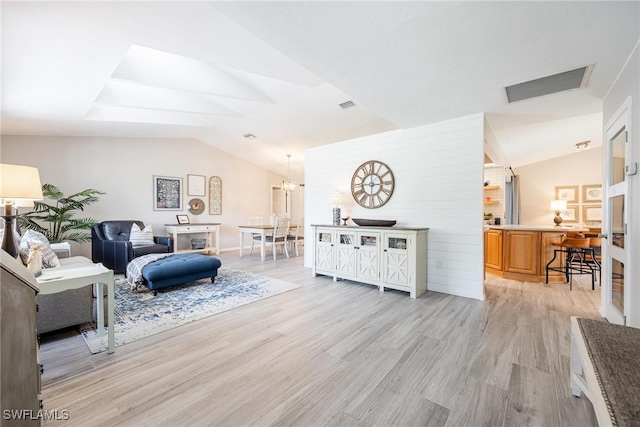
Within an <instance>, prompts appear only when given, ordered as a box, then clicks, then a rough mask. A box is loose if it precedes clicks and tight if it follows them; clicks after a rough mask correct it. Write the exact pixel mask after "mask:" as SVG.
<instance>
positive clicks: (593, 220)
mask: <svg viewBox="0 0 640 427" xmlns="http://www.w3.org/2000/svg"><path fill="white" fill-rule="evenodd" d="M582 222H583V223H584V224H585V225H598V226H599V225H600V224H602V205H588V206H587V205H585V206H582Z"/></svg>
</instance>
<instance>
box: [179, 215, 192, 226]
mask: <svg viewBox="0 0 640 427" xmlns="http://www.w3.org/2000/svg"><path fill="white" fill-rule="evenodd" d="M176 218H177V219H178V224H189V217H188V216H187V215H176Z"/></svg>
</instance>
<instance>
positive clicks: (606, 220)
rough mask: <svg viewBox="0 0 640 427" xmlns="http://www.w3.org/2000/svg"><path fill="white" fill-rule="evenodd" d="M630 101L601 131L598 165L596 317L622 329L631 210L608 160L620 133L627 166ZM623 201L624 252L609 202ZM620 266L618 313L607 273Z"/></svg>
mask: <svg viewBox="0 0 640 427" xmlns="http://www.w3.org/2000/svg"><path fill="white" fill-rule="evenodd" d="M631 119H632V117H631V97H629V98H627V99H626V100H625V102H624V103H623V104H622V105H621V106H620V108H619V109H618V111H616V113H615V114H614V115H613V117H612V118H611V120H609V122H608V123H607V125H606V126H605V128H604V135H603V156H602V158H603V165H602V173H603V176H602V190H603V197H602V236H603V239H602V267H601V268H602V283H601V285H602V289H601V294H600V299H601V303H600V314H601V315H602V316H603V317H605V318H606V319H607V320H609V321H610V322H611V323H616V324H620V325H624V324H626V323H627V317H628V316H629V311H630V302H631V290H632V284H633V278H632V277H631V276H632V275H631V253H632V249H631V247H630V246H631V245H633V244H634V243H633V242H632V241H631V239H630V238H629V237H630V234H629V230H628V225H629V224H630V223H631V217H630V215H631V212H630V211H631V209H630V207H631V206H632V200H631V197H632V194H631V192H630V191H629V185H628V182H629V179H628V177H627V176H626V175H625V176H624V180H623V181H622V182H620V183H618V184H612V167H611V164H612V162H611V157H612V155H613V152H612V144H611V141H612V140H614V139H615V138H616V137H617V136H618V135H620V133H621V132H623V131H624V132H626V135H627V142H626V144H625V166H627V165H628V164H629V162H630V160H631V142H630V141H629V137H630V135H631V128H630V127H631ZM618 196H623V197H624V218H623V221H624V224H623V225H622V231H623V233H624V248H621V247H619V246H617V245H614V244H613V242H614V239H613V233H614V232H616V231H617V232H619V231H620V230H613V229H612V221H613V219H614V218H613V217H612V215H611V213H612V203H611V200H612V198H614V197H618ZM614 259H615V260H618V261H619V262H622V263H623V264H624V266H625V269H624V293H623V299H624V306H623V309H622V311H620V310H619V309H618V308H617V307H616V306H615V305H614V304H613V302H612V280H611V271H612V263H613V260H614Z"/></svg>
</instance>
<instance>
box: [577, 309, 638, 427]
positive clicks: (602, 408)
mask: <svg viewBox="0 0 640 427" xmlns="http://www.w3.org/2000/svg"><path fill="white" fill-rule="evenodd" d="M571 393H572V394H573V395H574V396H576V397H580V396H581V395H582V393H584V394H585V395H586V396H587V398H588V399H589V400H590V401H591V403H592V404H593V409H594V411H595V414H596V418H597V419H598V424H599V425H601V426H616V425H637V424H638V422H639V420H640V329H637V328H631V327H627V326H620V325H614V324H611V323H608V322H606V321H598V320H592V319H581V318H578V317H571Z"/></svg>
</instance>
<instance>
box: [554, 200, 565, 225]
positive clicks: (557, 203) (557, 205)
mask: <svg viewBox="0 0 640 427" xmlns="http://www.w3.org/2000/svg"><path fill="white" fill-rule="evenodd" d="M566 209H567V201H566V200H552V201H551V210H552V211H555V212H556V216H555V218H553V222H555V224H556V227H560V224H562V217H561V216H560V212H562V211H564V210H566Z"/></svg>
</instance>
